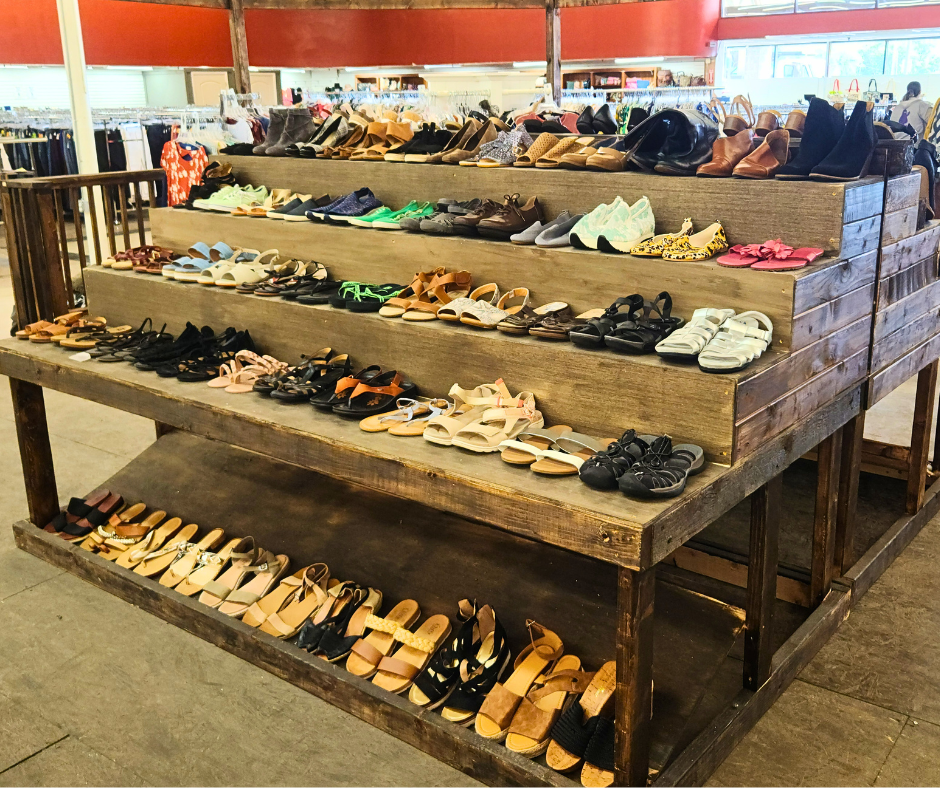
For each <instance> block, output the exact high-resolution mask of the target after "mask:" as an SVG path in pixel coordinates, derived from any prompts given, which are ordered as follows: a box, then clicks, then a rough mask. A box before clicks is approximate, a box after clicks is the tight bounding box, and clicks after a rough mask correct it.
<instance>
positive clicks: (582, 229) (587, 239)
mask: <svg viewBox="0 0 940 788" xmlns="http://www.w3.org/2000/svg"><path fill="white" fill-rule="evenodd" d="M621 206H625V207H626V210H627V211H628V212H629V209H630V206H629V205H628V204H627V203H625V202H624V201H623V199H622V198H620V197H617V198H616V199H615V200H614V201H613V202H612V203H610V205H607V204H606V203H602V204H601V205H598V206H597V207H596V208H595V209H594V210H593V211H591V212H590V213H589V214H587V215H586V216H585V217H584V218H583V219H581V221H579V222H578V223H577V224H576V225H575V226H574V227H572V228H571V234H570V236H569V239H570V240H571V245H572V246H576V247H577V248H579V249H597V237H598V236H599V235H600V234H601V230H602V228H603V227H604V224H605V223H606V222H607V219H608V218H609V217H610V216H611V215H612V214H613V213H614V212H616V211H617V210H618V209H620V208H621Z"/></svg>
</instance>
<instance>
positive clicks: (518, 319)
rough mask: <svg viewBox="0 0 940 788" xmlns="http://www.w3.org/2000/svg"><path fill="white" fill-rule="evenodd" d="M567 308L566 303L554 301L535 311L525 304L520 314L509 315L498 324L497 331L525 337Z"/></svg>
mask: <svg viewBox="0 0 940 788" xmlns="http://www.w3.org/2000/svg"><path fill="white" fill-rule="evenodd" d="M567 307H568V305H567V304H566V303H565V302H564V301H552V302H551V303H550V304H543V305H542V306H539V307H536V308H535V309H533V308H532V307H531V306H529V305H528V304H525V305H524V306H523V307H522V308H521V309H520V310H519V311H518V312H515V313H514V314H510V315H507V316H506V317H505V318H503V319H502V320H501V321H500V322H499V323H497V324H496V329H497V330H498V331H501V332H502V333H504V334H513V335H515V336H525V335H526V334H528V333H529V329H530V328H532V327H533V326H536V325H538V324H539V323H540V322H541V321H542V320H543V319H544V318H546V317H547V316H548V315H553V314H557V313H559V312H561V311H562V310H563V309H566V308H567Z"/></svg>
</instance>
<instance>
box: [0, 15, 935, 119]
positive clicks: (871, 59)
mask: <svg viewBox="0 0 940 788" xmlns="http://www.w3.org/2000/svg"><path fill="white" fill-rule="evenodd" d="M80 8H81V13H82V25H83V31H84V38H85V51H86V60H87V63H88V66H89V71H88V88H89V94H90V99H91V105H92V107H98V108H117V107H183V106H186V105H187V104H188V103H194V102H195V103H197V104H202V103H207V102H206V101H205V100H200V99H201V98H202V97H203V96H207V95H217V93H216V92H215V91H217V89H218V88H217V87H216V86H214V85H213V84H212V80H213V78H216V79H219V80H221V81H224V80H225V78H226V77H225V75H224V74H218V73H217V72H218V71H219V70H224V69H227V68H230V67H231V64H232V60H231V45H230V41H229V35H228V24H227V16H226V15H227V12H226V11H224V10H220V9H207V8H191V7H184V6H165V5H156V4H145V3H141V4H136V3H123V2H118V1H117V0H81V2H80ZM561 16H562V61H563V65H562V71H563V73H565V72H574V71H577V70H583V69H590V68H593V69H608V68H609V69H612V70H617V69H627V68H629V69H635V68H643V67H645V66H649V67H654V68H656V67H658V68H668V69H670V70H671V71H672V72H673V73H674V74H677V73H679V72H684V73H686V74H690V75H693V76H695V75H697V76H709V77H710V76H711V75H712V73H713V74H714V85H715V86H716V87H717V88H720V90H719V91H718V94H719V95H723V96H728V97H732V96H734V95H736V94H739V93H740V94H744V95H750V96H751V98H752V99H753V101H754V102H755V103H760V104H770V103H781V104H790V103H794V102H797V101H799V100H801V99H802V97H803V96H804V94H816V95H821V96H825V95H826V94H827V93H828V92H829V91H830V90H831V89H832V84H833V80H834V79H836V78H838V79H839V81H840V83H841V87H842V89H843V90H845V89H847V88H848V87H849V83H850V81H851V80H852V79H853V78H857V79H858V80H859V81H860V83H861V89H862V90H865V89H866V87H867V84H868V80H869V79H871V78H874V79H875V80H877V83H878V88H879V90H880V91H881V92H893V93H894V97H895V99H899V98H901V96H902V95H903V93H904V90H905V87H906V85H907V83H908V82H909V81H910V80H912V79H917V80H919V81H920V82H921V84H922V86H923V89H924V94H925V96H926V97H927V98H928V99H929V100H931V101H933V100H935V99H936V98H937V97H938V95H940V1H938V2H934V3H931V2H927V3H924V2H918V3H916V4H915V3H912V2H910V1H909V0H659V2H654V3H631V4H625V5H615V6H600V7H588V8H571V9H564V10H563V11H562V15H561ZM246 24H247V31H248V42H249V58H250V61H251V63H252V83H253V85H252V87H253V90H254V91H256V92H258V93H260V94H261V96H262V103H280V101H279V98H280V97H279V95H278V93H277V90H278V89H279V88H288V87H295V88H305V89H307V90H310V91H319V90H323V89H324V88H326V87H328V86H332V85H334V84H336V83H339V84H340V85H342V86H350V87H352V86H354V85H355V83H356V78H357V77H376V76H388V75H397V74H417V75H419V76H420V77H423V78H424V80H425V81H426V83H427V89H428V90H429V91H431V92H449V91H464V90H474V91H478V90H487V91H489V93H490V100H491V102H492V103H494V104H496V105H497V106H499V107H500V108H502V109H511V108H515V107H520V106H524V105H525V104H527V103H531V101H532V100H533V99H534V98H535V97H536V96H537V95H538V94H539V93H540V92H541V87H540V85H541V83H542V78H543V75H544V57H545V55H544V13H543V12H542V11H540V10H537V9H536V10H531V9H524V10H475V9H474V10H471V9H466V10H448V11H419V10H408V11H333V10H331V11H263V10H255V11H248V12H247V13H246ZM24 31H26V32H25V34H24ZM62 62H63V60H62V51H61V45H60V41H59V31H58V21H57V16H56V4H55V0H30V2H28V3H22V2H6V3H0V65H2V67H3V68H2V72H0V107H3V106H12V107H30V108H36V109H39V108H61V109H67V108H68V87H67V83H66V78H65V70H64V68H63V67H62V66H61V64H62ZM200 72H203V73H200ZM200 85H204V87H202V88H200ZM563 87H567V85H563ZM194 91H195V92H194Z"/></svg>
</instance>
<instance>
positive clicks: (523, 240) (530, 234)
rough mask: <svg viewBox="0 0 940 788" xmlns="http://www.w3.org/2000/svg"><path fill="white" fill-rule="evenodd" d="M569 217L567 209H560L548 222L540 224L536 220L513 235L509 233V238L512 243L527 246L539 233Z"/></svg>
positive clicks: (565, 220)
mask: <svg viewBox="0 0 940 788" xmlns="http://www.w3.org/2000/svg"><path fill="white" fill-rule="evenodd" d="M570 218H571V214H569V213H568V211H562V212H561V213H560V214H558V216H556V217H555V218H554V219H552V220H551V221H550V222H548V224H542V223H541V222H536V223H535V224H533V225H532V226H531V227H529V228H527V229H525V230H523V231H522V232H521V233H516V234H515V235H510V236H509V240H510V241H512V242H513V243H514V244H520V245H521V246H529V245H531V244H534V243H535V239H536V238H538V237H539V235H540V234H541V233H543V232H545V231H546V230H548V229H549V228H550V227H554V226H555V225H556V224H559V223H560V222H567V221H568V219H570Z"/></svg>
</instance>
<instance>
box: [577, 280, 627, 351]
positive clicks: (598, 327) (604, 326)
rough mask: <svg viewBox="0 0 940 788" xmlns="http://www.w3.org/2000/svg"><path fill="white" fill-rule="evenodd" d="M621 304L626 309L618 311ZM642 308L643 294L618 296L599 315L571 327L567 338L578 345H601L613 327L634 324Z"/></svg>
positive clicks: (592, 346)
mask: <svg viewBox="0 0 940 788" xmlns="http://www.w3.org/2000/svg"><path fill="white" fill-rule="evenodd" d="M623 306H625V307H627V309H626V311H620V308H621V307H623ZM642 309H643V296H641V295H639V294H638V293H634V294H633V295H631V296H627V297H626V298H618V299H617V300H616V301H614V303H612V304H611V305H610V306H609V307H607V309H605V310H604V313H603V314H602V315H601V316H600V317H595V318H590V319H588V320H587V321H586V322H585V323H584V324H583V325H581V326H579V327H575V328H572V329H571V330H570V331H569V332H568V339H570V340H571V341H572V342H573V343H574V344H576V345H578V346H580V347H589V348H596V347H602V346H603V345H604V338H605V337H606V336H607V335H608V334H609V333H610V332H611V331H613V330H614V329H615V328H618V327H634V326H636V320H637V317H638V315H639V312H640V311H641V310H642Z"/></svg>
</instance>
